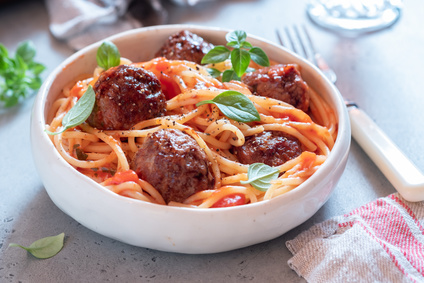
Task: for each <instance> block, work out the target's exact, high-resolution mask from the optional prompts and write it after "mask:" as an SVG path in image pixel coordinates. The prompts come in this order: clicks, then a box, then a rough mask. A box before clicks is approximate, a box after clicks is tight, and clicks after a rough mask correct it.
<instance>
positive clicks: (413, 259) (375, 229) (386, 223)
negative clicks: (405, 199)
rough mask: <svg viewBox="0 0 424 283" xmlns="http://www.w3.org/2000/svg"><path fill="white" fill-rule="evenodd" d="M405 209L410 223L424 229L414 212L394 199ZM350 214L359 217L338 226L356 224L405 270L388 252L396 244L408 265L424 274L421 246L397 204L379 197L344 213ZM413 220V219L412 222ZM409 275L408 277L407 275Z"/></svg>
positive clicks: (403, 271)
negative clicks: (394, 204) (348, 212)
mask: <svg viewBox="0 0 424 283" xmlns="http://www.w3.org/2000/svg"><path fill="white" fill-rule="evenodd" d="M393 200H394V201H396V202H397V203H399V204H400V205H401V206H402V207H404V208H405V210H406V211H407V213H408V215H406V216H410V217H411V219H410V220H409V222H410V224H412V223H415V224H416V225H417V223H418V224H419V225H417V228H418V229H420V231H421V232H422V231H423V229H422V228H423V227H422V226H421V224H420V223H419V221H418V220H417V218H416V217H415V215H414V213H413V212H412V211H411V210H410V209H409V207H407V206H406V204H404V203H402V201H401V200H399V199H398V200H396V199H395V198H394V199H393ZM352 215H357V216H360V217H361V219H356V220H354V221H349V222H346V223H340V224H339V227H346V226H353V225H354V224H359V225H360V226H361V227H362V228H364V230H365V231H366V232H367V233H368V234H369V235H370V236H371V237H372V238H373V239H374V240H376V241H377V242H378V243H379V244H380V245H381V246H382V247H383V248H384V250H385V251H386V252H387V253H388V254H389V256H390V257H391V258H392V260H393V262H394V263H395V265H396V266H397V267H398V268H399V269H400V270H401V271H402V273H403V274H405V275H407V276H408V274H406V273H405V270H404V268H402V267H401V266H400V264H399V261H398V259H397V258H396V257H395V255H394V254H393V252H392V251H391V249H393V248H392V246H395V247H396V248H397V249H398V250H399V251H400V252H401V253H402V254H403V255H404V256H405V258H406V259H407V260H408V261H409V262H410V264H411V265H412V266H413V267H414V268H415V269H416V270H417V271H418V272H419V273H420V274H421V275H423V276H424V245H423V243H421V242H420V241H418V240H417V238H416V237H415V235H414V234H413V233H412V231H411V229H410V228H409V226H408V224H407V222H406V220H405V218H404V215H402V213H401V212H400V211H399V209H398V208H397V207H396V206H393V205H392V204H390V203H388V202H386V201H385V200H384V199H378V200H376V201H374V202H371V203H369V204H367V205H364V206H362V207H360V208H358V209H355V210H354V211H352V212H351V213H350V214H348V215H345V217H349V216H352ZM411 220H412V221H411ZM408 277H410V276H408Z"/></svg>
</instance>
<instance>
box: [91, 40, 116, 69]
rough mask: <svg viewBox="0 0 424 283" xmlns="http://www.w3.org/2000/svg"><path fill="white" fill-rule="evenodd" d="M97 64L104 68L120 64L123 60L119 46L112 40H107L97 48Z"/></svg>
mask: <svg viewBox="0 0 424 283" xmlns="http://www.w3.org/2000/svg"><path fill="white" fill-rule="evenodd" d="M96 59H97V64H98V65H99V66H100V67H102V68H103V69H104V70H107V69H109V68H111V67H115V66H118V65H119V63H120V62H121V54H120V53H119V50H118V47H116V45H115V44H113V43H112V42H110V41H105V42H103V43H102V45H100V47H99V49H97V55H96Z"/></svg>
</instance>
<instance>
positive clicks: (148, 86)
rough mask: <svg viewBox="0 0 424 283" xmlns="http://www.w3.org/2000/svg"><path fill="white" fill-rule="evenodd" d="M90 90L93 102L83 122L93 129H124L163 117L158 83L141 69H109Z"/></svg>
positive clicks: (163, 104) (161, 94) (127, 67)
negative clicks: (89, 112) (85, 121)
mask: <svg viewBox="0 0 424 283" xmlns="http://www.w3.org/2000/svg"><path fill="white" fill-rule="evenodd" d="M93 89H94V91H95V93H96V101H95V104H94V108H93V111H92V112H91V115H90V116H89V117H88V119H87V122H88V124H90V125H91V126H93V127H95V128H97V129H101V130H127V129H130V128H131V127H132V126H134V125H135V124H137V123H138V122H140V121H143V120H147V119H151V118H154V117H160V116H163V115H164V113H165V110H166V99H165V95H164V94H163V93H162V89H161V84H160V82H159V80H158V79H157V78H156V76H155V75H154V74H153V73H151V72H149V71H146V70H144V69H142V68H137V67H133V66H128V65H120V66H117V67H113V68H110V69H109V70H106V71H104V72H103V73H102V74H101V75H100V76H99V79H98V80H97V82H96V83H95V85H94V88H93Z"/></svg>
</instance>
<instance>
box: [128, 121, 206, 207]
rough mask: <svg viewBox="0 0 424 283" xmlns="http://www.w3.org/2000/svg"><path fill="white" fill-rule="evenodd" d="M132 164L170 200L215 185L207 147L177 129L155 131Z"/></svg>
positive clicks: (186, 196)
mask: <svg viewBox="0 0 424 283" xmlns="http://www.w3.org/2000/svg"><path fill="white" fill-rule="evenodd" d="M131 167H132V169H133V170H134V171H135V172H136V173H137V175H138V176H139V177H140V178H141V179H143V180H146V181H147V182H149V183H150V184H151V185H153V186H154V187H155V188H156V189H157V190H158V191H159V192H160V194H161V195H162V197H163V198H164V200H165V202H166V203H169V202H170V201H176V202H183V201H184V200H185V199H186V198H188V197H189V196H191V195H192V194H194V193H196V192H199V191H203V190H208V189H213V186H214V178H213V176H212V174H211V171H210V168H209V162H208V160H207V157H206V154H205V152H204V151H203V149H202V148H201V147H200V146H199V145H198V144H197V142H196V141H195V140H194V139H193V138H192V137H190V136H189V135H187V134H185V133H183V132H182V131H179V130H175V129H166V130H159V131H157V132H154V133H153V134H151V135H150V136H149V137H148V138H147V140H146V141H145V142H144V144H143V145H142V147H141V148H140V149H139V150H138V152H137V154H136V155H135V157H134V159H133V161H132V164H131Z"/></svg>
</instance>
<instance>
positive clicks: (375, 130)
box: [348, 106, 424, 202]
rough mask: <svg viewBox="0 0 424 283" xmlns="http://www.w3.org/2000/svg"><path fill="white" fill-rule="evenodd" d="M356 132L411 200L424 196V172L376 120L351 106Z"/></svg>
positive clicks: (373, 158) (360, 143)
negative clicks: (423, 172)
mask: <svg viewBox="0 0 424 283" xmlns="http://www.w3.org/2000/svg"><path fill="white" fill-rule="evenodd" d="M348 111H349V116H350V123H351V129H352V136H353V138H354V139H355V140H356V142H357V143H358V144H359V145H360V146H361V147H362V149H363V150H364V151H365V152H366V153H367V154H368V156H369V157H370V158H371V159H372V161H373V162H374V163H375V164H376V165H377V167H378V168H379V169H380V171H381V172H382V173H383V174H384V176H386V178H387V179H388V180H389V181H390V183H391V184H392V185H393V186H394V187H395V189H396V190H397V191H398V192H399V193H400V194H401V195H402V197H403V198H405V199H406V200H408V201H413V202H416V201H422V200H424V176H423V174H422V173H421V171H420V170H419V169H418V168H417V167H416V166H415V165H414V164H413V163H412V162H411V160H409V159H408V158H407V157H406V156H405V154H404V153H403V152H402V151H401V150H400V149H399V148H398V147H397V146H396V145H395V144H394V143H393V142H392V141H391V140H390V138H389V137H388V136H387V135H386V134H385V133H384V132H383V131H382V130H381V129H380V128H379V127H378V126H377V124H376V123H374V121H373V120H372V119H371V118H370V117H369V116H368V115H367V114H366V113H365V112H364V111H362V110H361V109H359V108H358V107H354V106H353V107H352V106H351V107H348Z"/></svg>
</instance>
